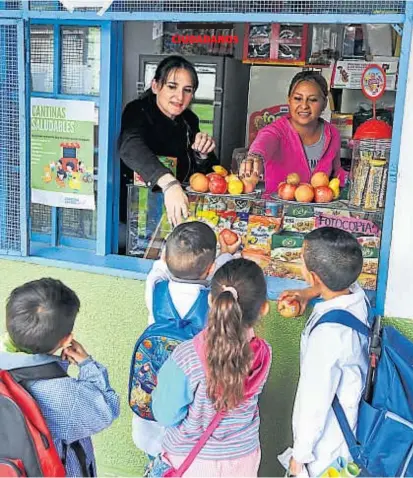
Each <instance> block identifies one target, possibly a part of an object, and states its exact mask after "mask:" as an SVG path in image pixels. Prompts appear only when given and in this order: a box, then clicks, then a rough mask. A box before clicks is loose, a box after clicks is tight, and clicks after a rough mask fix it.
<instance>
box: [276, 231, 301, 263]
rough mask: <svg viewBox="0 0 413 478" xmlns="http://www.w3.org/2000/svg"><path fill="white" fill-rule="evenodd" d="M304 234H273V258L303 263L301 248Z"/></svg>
mask: <svg viewBox="0 0 413 478" xmlns="http://www.w3.org/2000/svg"><path fill="white" fill-rule="evenodd" d="M303 242H304V236H301V235H296V236H292V235H284V234H279V235H275V234H274V235H273V236H272V241H271V258H272V259H275V260H278V261H283V262H297V263H301V262H302V261H301V249H302V246H303Z"/></svg>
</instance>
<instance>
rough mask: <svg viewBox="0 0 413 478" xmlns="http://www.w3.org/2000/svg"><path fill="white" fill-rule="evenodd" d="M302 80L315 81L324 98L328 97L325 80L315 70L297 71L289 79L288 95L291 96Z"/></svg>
mask: <svg viewBox="0 0 413 478" xmlns="http://www.w3.org/2000/svg"><path fill="white" fill-rule="evenodd" d="M303 81H309V82H311V83H315V84H316V85H317V86H318V87H319V89H320V91H321V93H322V95H323V96H324V98H327V97H328V85H327V80H326V79H325V78H324V76H323V75H321V74H320V73H318V72H316V71H300V72H299V73H297V74H296V75H295V76H294V78H293V79H292V80H291V83H290V87H289V88H288V96H291V95H292V93H293V91H294V89H295V87H296V86H297V85H298V84H299V83H301V82H303Z"/></svg>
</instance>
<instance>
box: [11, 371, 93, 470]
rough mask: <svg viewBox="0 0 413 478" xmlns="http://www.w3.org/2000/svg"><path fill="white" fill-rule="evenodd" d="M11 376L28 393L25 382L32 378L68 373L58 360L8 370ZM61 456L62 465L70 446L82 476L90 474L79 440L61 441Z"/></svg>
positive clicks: (41, 378)
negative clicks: (71, 441)
mask: <svg viewBox="0 0 413 478" xmlns="http://www.w3.org/2000/svg"><path fill="white" fill-rule="evenodd" d="M8 372H9V373H10V375H11V376H12V377H13V379H14V381H15V382H17V383H18V384H20V385H21V386H22V387H23V388H24V389H25V390H26V391H27V392H28V393H30V390H29V389H28V388H27V382H29V381H34V380H52V379H56V378H65V377H68V374H67V373H66V372H65V371H64V370H63V367H62V366H61V365H60V364H59V363H58V362H49V363H46V364H44V365H34V366H33V367H21V368H15V369H12V370H9V371H8ZM62 448H63V454H62V455H63V456H62V458H61V460H62V463H63V466H65V465H66V457H67V451H68V449H69V448H71V449H72V450H73V451H74V453H75V454H76V457H77V459H78V461H79V464H80V467H81V469H82V476H86V477H89V476H92V474H91V473H90V471H89V469H88V466H87V460H86V453H85V450H84V449H83V447H82V445H81V443H80V441H79V440H77V441H75V442H73V443H65V442H62Z"/></svg>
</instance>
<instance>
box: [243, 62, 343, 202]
mask: <svg viewBox="0 0 413 478" xmlns="http://www.w3.org/2000/svg"><path fill="white" fill-rule="evenodd" d="M327 101H328V86H327V82H326V80H325V78H324V77H323V76H322V75H320V74H319V73H316V72H314V71H302V72H300V73H298V74H297V75H295V76H294V78H293V80H292V82H291V84H290V88H289V90H288V104H289V107H290V113H289V115H288V116H284V117H282V118H280V119H279V120H277V121H274V122H273V123H271V124H269V125H268V126H266V127H264V128H263V129H262V130H261V131H260V132H259V133H258V135H257V137H256V138H255V140H254V141H253V143H252V144H251V146H250V149H249V152H248V157H247V158H246V159H245V160H244V161H243V162H242V163H241V165H240V171H239V173H240V176H242V177H245V176H246V177H249V176H251V175H256V176H260V175H261V174H262V173H263V170H264V169H265V175H264V176H265V190H266V192H267V193H273V192H276V191H277V189H278V185H279V183H280V182H282V181H285V180H286V177H287V175H288V174H289V173H298V175H299V176H300V178H301V181H302V182H310V179H311V176H312V175H313V174H314V173H316V172H318V171H323V172H325V173H326V174H328V176H330V177H338V178H339V179H340V183H341V185H342V186H343V185H344V183H345V180H346V177H347V173H346V172H345V171H344V170H343V169H342V167H341V162H340V134H339V132H338V130H337V129H336V128H335V127H334V126H332V125H331V124H330V123H328V122H326V121H324V120H323V119H322V118H320V116H321V114H322V112H323V111H324V109H325V108H326V106H327Z"/></svg>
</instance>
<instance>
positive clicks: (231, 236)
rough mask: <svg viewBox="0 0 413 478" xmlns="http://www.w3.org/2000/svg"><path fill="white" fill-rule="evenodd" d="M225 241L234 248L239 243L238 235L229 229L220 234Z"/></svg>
mask: <svg viewBox="0 0 413 478" xmlns="http://www.w3.org/2000/svg"><path fill="white" fill-rule="evenodd" d="M219 235H220V236H221V237H222V239H223V240H224V242H225V244H227V245H228V246H232V245H233V244H235V243H236V242H237V241H238V234H236V233H235V232H233V231H230V230H229V229H223V230H222V231H221V232H220V234H219Z"/></svg>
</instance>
